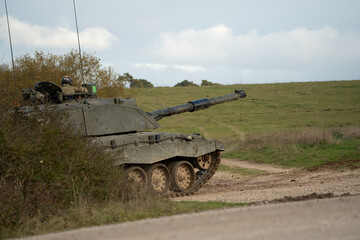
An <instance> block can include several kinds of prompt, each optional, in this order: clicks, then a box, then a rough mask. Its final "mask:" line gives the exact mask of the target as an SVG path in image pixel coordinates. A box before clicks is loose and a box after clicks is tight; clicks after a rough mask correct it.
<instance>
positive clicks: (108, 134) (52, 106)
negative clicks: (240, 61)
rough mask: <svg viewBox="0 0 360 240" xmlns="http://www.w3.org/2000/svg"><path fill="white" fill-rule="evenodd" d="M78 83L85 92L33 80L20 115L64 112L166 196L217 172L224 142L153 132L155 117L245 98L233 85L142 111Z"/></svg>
mask: <svg viewBox="0 0 360 240" xmlns="http://www.w3.org/2000/svg"><path fill="white" fill-rule="evenodd" d="M83 87H85V88H86V89H87V90H88V91H87V93H76V94H71V95H67V94H64V93H63V92H62V89H61V88H60V87H59V86H58V85H56V84H55V83H52V82H37V83H36V84H35V86H34V88H33V89H23V90H22V93H23V97H24V99H25V100H27V101H31V102H33V103H36V107H34V104H32V105H29V106H23V107H21V108H20V109H19V111H20V112H22V113H23V114H25V115H33V114H35V109H37V110H36V111H38V110H40V111H60V113H61V114H66V116H67V117H66V118H65V120H64V121H65V123H66V122H70V123H71V125H72V127H74V131H75V132H77V133H78V134H81V135H83V136H86V137H89V138H92V141H94V142H95V143H96V144H99V145H101V146H103V147H104V148H105V149H106V151H111V152H114V158H115V159H114V162H115V165H118V166H122V167H123V168H124V169H125V171H126V174H127V176H128V178H129V179H131V180H132V181H135V182H139V183H144V184H147V185H148V186H149V187H150V189H151V190H153V191H154V192H157V193H160V194H165V195H168V196H183V195H190V194H193V193H194V192H196V191H197V190H198V189H199V188H201V187H202V186H203V185H204V184H205V183H206V182H207V181H208V180H209V179H210V178H211V177H212V176H213V175H214V173H215V172H216V170H217V168H218V166H219V164H220V153H221V152H222V151H224V146H223V144H222V143H221V142H219V141H217V140H208V139H205V138H204V137H203V136H201V135H200V134H196V133H194V134H179V133H166V132H158V131H155V130H156V129H158V128H159V127H160V125H159V123H158V121H159V120H161V119H162V118H164V117H169V116H172V115H174V114H181V113H184V112H194V111H198V110H203V109H206V108H208V107H210V106H213V105H216V104H220V103H226V102H229V101H234V100H238V99H240V98H245V97H246V93H245V91H244V90H235V91H234V93H231V94H228V95H224V96H219V97H215V98H210V99H207V98H203V99H199V100H194V101H190V102H187V103H185V104H182V105H178V106H174V107H169V108H164V109H159V110H155V111H151V112H145V111H143V110H142V109H140V108H139V107H138V106H137V103H136V100H135V99H133V98H112V99H105V98H97V91H96V86H95V85H94V84H84V85H83Z"/></svg>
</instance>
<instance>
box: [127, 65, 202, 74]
mask: <svg viewBox="0 0 360 240" xmlns="http://www.w3.org/2000/svg"><path fill="white" fill-rule="evenodd" d="M134 66H135V67H136V68H149V69H151V70H155V71H162V70H165V69H169V68H172V69H180V70H183V71H185V72H190V73H193V72H198V71H205V69H204V68H203V67H201V66H195V65H180V64H156V63H135V64H134Z"/></svg>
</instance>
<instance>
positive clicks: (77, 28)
mask: <svg viewBox="0 0 360 240" xmlns="http://www.w3.org/2000/svg"><path fill="white" fill-rule="evenodd" d="M73 3H74V14H75V23H76V33H77V39H78V45H79V55H80V68H81V78H82V83H83V84H85V82H84V70H83V64H82V57H81V47H80V37H79V27H78V21H77V15H76V7H75V0H73ZM84 100H85V101H84V103H85V104H86V94H85V99H84ZM81 112H82V116H83V119H84V130H85V134H86V135H87V134H88V133H87V126H86V119H85V113H84V108H81Z"/></svg>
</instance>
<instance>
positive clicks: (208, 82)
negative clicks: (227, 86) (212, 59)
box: [201, 80, 220, 86]
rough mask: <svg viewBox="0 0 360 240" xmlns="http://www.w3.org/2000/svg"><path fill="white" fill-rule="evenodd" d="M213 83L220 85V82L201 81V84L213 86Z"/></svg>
mask: <svg viewBox="0 0 360 240" xmlns="http://www.w3.org/2000/svg"><path fill="white" fill-rule="evenodd" d="M211 85H220V84H219V83H213V82H210V81H208V80H202V81H201V86H211Z"/></svg>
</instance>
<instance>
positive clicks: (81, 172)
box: [0, 106, 129, 238]
mask: <svg viewBox="0 0 360 240" xmlns="http://www.w3.org/2000/svg"><path fill="white" fill-rule="evenodd" d="M0 111H1V118H0V127H1V128H0V192H1V194H0V225H1V226H0V230H1V232H3V231H2V230H5V229H6V230H7V231H11V229H16V228H17V227H19V226H21V224H22V221H25V220H26V219H31V218H34V217H36V216H42V218H43V219H47V218H50V217H51V216H53V215H55V214H57V213H59V212H61V211H64V210H66V209H69V208H71V207H76V206H81V205H92V204H96V203H99V202H107V201H111V200H121V199H124V194H125V195H126V194H127V193H128V190H129V189H127V187H126V184H125V182H124V181H122V171H121V169H120V168H119V167H115V166H114V160H113V158H112V156H111V155H110V154H109V153H105V152H104V151H103V150H102V149H100V148H99V147H98V146H96V145H94V144H93V143H92V142H91V141H90V140H89V139H87V138H83V137H80V136H76V135H74V134H73V133H72V132H71V129H69V128H66V127H62V126H61V124H60V121H61V116H58V115H56V114H46V115H44V116H42V119H47V120H46V121H42V122H39V121H38V120H37V119H35V118H31V119H25V118H24V117H22V116H20V115H18V114H9V112H8V108H6V107H4V106H3V107H1V108H0ZM0 238H1V236H0Z"/></svg>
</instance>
